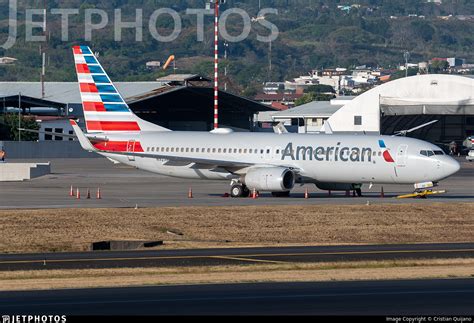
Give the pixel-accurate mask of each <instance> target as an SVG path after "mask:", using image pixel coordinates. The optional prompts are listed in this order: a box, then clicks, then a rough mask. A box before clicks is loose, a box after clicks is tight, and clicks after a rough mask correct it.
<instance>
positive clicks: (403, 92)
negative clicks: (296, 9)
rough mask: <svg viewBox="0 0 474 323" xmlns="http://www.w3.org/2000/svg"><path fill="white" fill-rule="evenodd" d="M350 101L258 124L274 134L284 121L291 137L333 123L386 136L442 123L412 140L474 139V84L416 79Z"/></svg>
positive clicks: (439, 77) (454, 78)
mask: <svg viewBox="0 0 474 323" xmlns="http://www.w3.org/2000/svg"><path fill="white" fill-rule="evenodd" d="M347 99H348V100H345V101H343V100H341V97H339V98H338V99H335V100H332V101H331V102H323V103H321V102H311V103H309V104H307V105H303V106H300V107H296V108H294V109H290V110H288V111H284V112H272V113H264V114H262V116H260V115H259V116H258V119H257V120H258V121H259V125H260V126H261V128H263V130H265V129H267V130H269V129H270V130H271V125H272V124H273V123H274V122H276V121H282V117H285V118H286V120H284V122H285V125H287V126H288V127H287V128H288V129H289V130H290V131H293V132H308V133H311V132H322V131H325V124H326V123H327V122H329V124H330V126H331V129H332V130H333V131H334V132H340V133H364V134H371V133H373V134H380V133H381V134H385V135H392V134H395V133H396V132H397V131H401V130H408V129H411V128H414V127H416V126H419V125H422V124H425V123H428V122H430V121H433V120H438V122H436V123H434V124H431V125H429V126H427V127H423V128H421V129H419V130H416V131H414V132H411V133H410V134H409V136H412V137H415V138H419V139H422V140H426V141H430V142H433V143H435V144H438V145H442V144H448V143H450V142H452V141H456V142H457V143H458V144H459V145H460V144H461V143H462V142H463V141H464V139H465V138H466V137H468V136H472V135H474V78H470V77H465V76H459V75H445V74H430V75H417V76H412V77H408V78H402V79H398V80H394V81H390V82H387V83H385V84H382V85H380V86H377V87H375V88H373V89H371V90H369V91H367V92H365V93H363V94H361V95H359V96H357V97H347ZM265 115H266V116H265ZM321 121H322V122H321ZM321 123H322V126H321Z"/></svg>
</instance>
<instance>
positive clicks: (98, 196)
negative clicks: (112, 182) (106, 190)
mask: <svg viewBox="0 0 474 323" xmlns="http://www.w3.org/2000/svg"><path fill="white" fill-rule="evenodd" d="M96 198H97V199H98V200H101V199H102V193H101V192H100V187H99V188H97V196H96Z"/></svg>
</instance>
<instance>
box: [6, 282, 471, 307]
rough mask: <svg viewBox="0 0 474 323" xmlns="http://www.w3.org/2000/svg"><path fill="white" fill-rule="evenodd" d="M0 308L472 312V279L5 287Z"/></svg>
mask: <svg viewBox="0 0 474 323" xmlns="http://www.w3.org/2000/svg"><path fill="white" fill-rule="evenodd" d="M0 313H2V314H46V313H47V314H58V315H64V314H66V315H107V314H108V315H197V314H203V315H206V314H207V315H212V314H221V315H225V314H228V315H232V314H234V315H239V314H240V315H245V314H248V315H250V314H254V315H255V314H273V315H285V314H294V315H304V314H306V315H310V314H313V315H472V314H474V279H460V280H457V279H452V280H411V281H359V282H329V283H269V284H235V285H194V286H161V287H141V288H140V287H139V288H113V289H79V290H57V291H35V292H5V293H0Z"/></svg>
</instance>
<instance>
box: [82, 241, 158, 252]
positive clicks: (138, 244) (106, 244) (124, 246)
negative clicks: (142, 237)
mask: <svg viewBox="0 0 474 323" xmlns="http://www.w3.org/2000/svg"><path fill="white" fill-rule="evenodd" d="M162 245H163V241H99V242H93V243H92V244H91V250H92V251H98V250H136V249H143V248H153V247H157V246H162Z"/></svg>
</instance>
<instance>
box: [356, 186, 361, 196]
mask: <svg viewBox="0 0 474 323" xmlns="http://www.w3.org/2000/svg"><path fill="white" fill-rule="evenodd" d="M355 191H356V193H357V196H358V197H362V190H361V189H360V188H358V189H356V190H355Z"/></svg>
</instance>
